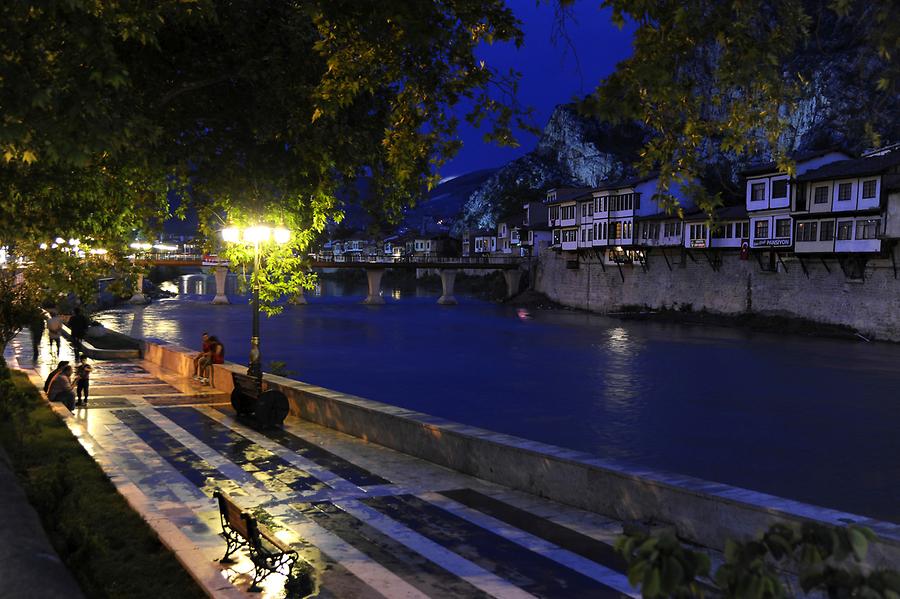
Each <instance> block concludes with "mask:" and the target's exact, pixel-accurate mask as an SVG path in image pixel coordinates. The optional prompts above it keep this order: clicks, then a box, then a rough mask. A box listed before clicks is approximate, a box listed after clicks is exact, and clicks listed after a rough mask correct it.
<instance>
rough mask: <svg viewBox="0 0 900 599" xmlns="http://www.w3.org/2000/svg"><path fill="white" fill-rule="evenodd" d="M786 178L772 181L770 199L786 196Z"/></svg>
mask: <svg viewBox="0 0 900 599" xmlns="http://www.w3.org/2000/svg"><path fill="white" fill-rule="evenodd" d="M787 184H788V182H787V179H779V180H778V181H772V199H773V200H774V199H779V198H786V197H787Z"/></svg>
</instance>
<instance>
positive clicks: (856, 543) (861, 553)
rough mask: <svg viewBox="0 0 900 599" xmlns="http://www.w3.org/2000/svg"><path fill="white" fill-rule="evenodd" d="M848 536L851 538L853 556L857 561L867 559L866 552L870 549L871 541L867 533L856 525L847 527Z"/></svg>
mask: <svg viewBox="0 0 900 599" xmlns="http://www.w3.org/2000/svg"><path fill="white" fill-rule="evenodd" d="M847 536H848V537H849V538H850V546H851V547H853V556H854V557H855V558H856V559H857V561H862V560H864V559H866V553H867V552H868V550H869V541H868V539H866V535H865V533H863V532H862V531H861V530H859V529H858V528H856V527H850V528H848V529H847Z"/></svg>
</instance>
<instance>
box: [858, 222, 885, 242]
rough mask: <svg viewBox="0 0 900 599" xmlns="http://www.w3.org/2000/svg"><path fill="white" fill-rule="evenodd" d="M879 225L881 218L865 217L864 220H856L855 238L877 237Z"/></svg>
mask: <svg viewBox="0 0 900 599" xmlns="http://www.w3.org/2000/svg"><path fill="white" fill-rule="evenodd" d="M880 225H881V220H879V219H877V218H867V219H865V220H858V221H856V238H857V239H877V238H878V229H879V228H880Z"/></svg>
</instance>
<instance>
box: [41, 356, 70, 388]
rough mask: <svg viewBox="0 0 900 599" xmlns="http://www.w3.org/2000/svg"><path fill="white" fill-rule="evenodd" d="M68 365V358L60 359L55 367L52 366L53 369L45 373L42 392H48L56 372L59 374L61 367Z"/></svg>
mask: <svg viewBox="0 0 900 599" xmlns="http://www.w3.org/2000/svg"><path fill="white" fill-rule="evenodd" d="M68 365H69V361H68V360H62V361H61V362H60V363H59V365H58V366H57V367H56V368H54V369H53V370H52V371H51V372H50V374H48V375H47V380H45V381H44V393H49V392H50V385H51V384H52V383H53V379H54V378H55V377H56V375H57V374H59V373H60V372H62V369H63V368H65V367H66V366H68Z"/></svg>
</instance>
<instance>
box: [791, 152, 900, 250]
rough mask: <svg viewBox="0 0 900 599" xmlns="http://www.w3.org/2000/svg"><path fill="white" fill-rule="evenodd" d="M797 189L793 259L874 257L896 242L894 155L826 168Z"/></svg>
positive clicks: (898, 197)
mask: <svg viewBox="0 0 900 599" xmlns="http://www.w3.org/2000/svg"><path fill="white" fill-rule="evenodd" d="M797 183H798V193H797V196H796V198H795V201H794V210H793V211H792V215H793V217H794V220H795V221H796V231H795V234H794V240H795V241H794V251H795V252H796V253H797V254H842V253H845V254H854V253H867V254H878V253H880V252H881V251H882V250H883V249H884V240H885V239H896V238H897V237H900V213H898V211H900V205H898V203H900V193H898V188H900V150H897V151H894V152H890V153H886V154H883V155H878V156H872V157H868V158H859V159H857V160H842V161H839V162H832V163H830V164H828V165H825V166H822V167H820V168H817V169H813V170H808V171H806V172H805V173H803V174H802V175H799V176H798V177H797Z"/></svg>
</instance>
